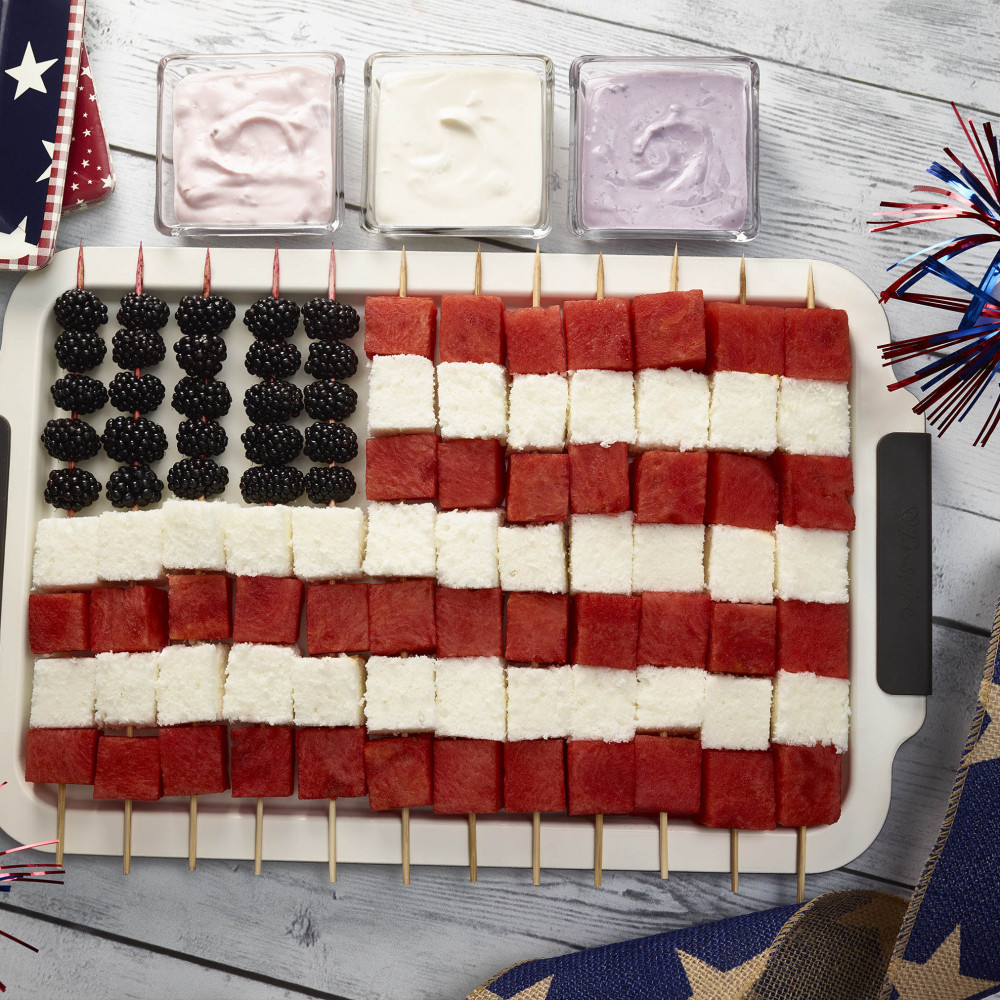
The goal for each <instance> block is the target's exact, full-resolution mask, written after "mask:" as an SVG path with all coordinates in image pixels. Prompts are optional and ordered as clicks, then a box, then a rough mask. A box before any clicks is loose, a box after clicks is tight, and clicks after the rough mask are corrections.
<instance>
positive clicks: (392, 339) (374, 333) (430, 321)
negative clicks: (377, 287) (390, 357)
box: [365, 295, 437, 361]
mask: <svg viewBox="0 0 1000 1000" xmlns="http://www.w3.org/2000/svg"><path fill="white" fill-rule="evenodd" d="M436 332H437V309H436V307H435V305H434V300H433V299H427V298H420V297H419V296H413V295H409V296H406V297H400V296H398V295H370V296H368V298H367V299H365V354H367V355H368V357H370V358H373V357H375V355H376V354H419V355H420V357H422V358H428V359H429V360H431V361H433V360H434V340H435V334H436Z"/></svg>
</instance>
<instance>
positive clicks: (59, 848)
mask: <svg viewBox="0 0 1000 1000" xmlns="http://www.w3.org/2000/svg"><path fill="white" fill-rule="evenodd" d="M65 842H66V784H65V782H62V781H60V782H59V790H58V798H57V799H56V864H57V865H59V866H60V867H61V866H62V863H63V848H64V845H65Z"/></svg>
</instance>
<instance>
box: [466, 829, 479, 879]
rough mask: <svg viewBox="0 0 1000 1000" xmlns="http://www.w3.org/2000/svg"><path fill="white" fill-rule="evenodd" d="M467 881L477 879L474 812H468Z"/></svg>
mask: <svg viewBox="0 0 1000 1000" xmlns="http://www.w3.org/2000/svg"><path fill="white" fill-rule="evenodd" d="M468 818H469V881H470V882H478V881H479V851H478V847H477V844H476V814H475V813H469V817H468Z"/></svg>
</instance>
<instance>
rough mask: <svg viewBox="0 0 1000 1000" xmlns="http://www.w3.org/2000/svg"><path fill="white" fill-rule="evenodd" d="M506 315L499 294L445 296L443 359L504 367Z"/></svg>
mask: <svg viewBox="0 0 1000 1000" xmlns="http://www.w3.org/2000/svg"><path fill="white" fill-rule="evenodd" d="M503 314H504V308H503V300H502V299H500V298H499V296H496V295H442V296H441V329H440V331H439V333H438V352H439V353H440V355H441V360H442V361H473V362H476V363H477V364H481V365H482V364H494V365H503V363H504V356H505V354H506V351H505V350H504V342H503Z"/></svg>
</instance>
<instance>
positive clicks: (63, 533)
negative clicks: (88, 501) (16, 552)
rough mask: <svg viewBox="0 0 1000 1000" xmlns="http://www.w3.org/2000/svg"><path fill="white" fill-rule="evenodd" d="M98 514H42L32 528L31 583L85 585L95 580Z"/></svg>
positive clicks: (43, 586) (41, 588)
mask: <svg viewBox="0 0 1000 1000" xmlns="http://www.w3.org/2000/svg"><path fill="white" fill-rule="evenodd" d="M99 520H100V518H98V517H79V516H77V517H45V518H42V520H41V521H39V522H38V526H37V527H36V528H35V558H34V563H33V566H32V576H31V583H32V586H33V587H35V588H36V589H37V590H44V589H45V588H47V587H88V586H90V585H91V584H95V583H97V522H98V521H99Z"/></svg>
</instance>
